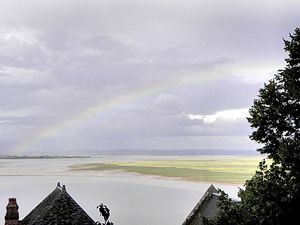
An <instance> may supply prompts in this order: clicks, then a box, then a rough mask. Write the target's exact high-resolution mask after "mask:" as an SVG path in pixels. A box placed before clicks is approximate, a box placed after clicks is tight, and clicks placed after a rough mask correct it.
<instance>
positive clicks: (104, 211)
mask: <svg viewBox="0 0 300 225" xmlns="http://www.w3.org/2000/svg"><path fill="white" fill-rule="evenodd" d="M97 209H99V212H100V214H101V215H102V216H103V218H104V221H105V224H107V220H108V218H109V216H110V213H109V208H107V206H106V205H103V204H102V203H101V204H100V205H98V206H97Z"/></svg>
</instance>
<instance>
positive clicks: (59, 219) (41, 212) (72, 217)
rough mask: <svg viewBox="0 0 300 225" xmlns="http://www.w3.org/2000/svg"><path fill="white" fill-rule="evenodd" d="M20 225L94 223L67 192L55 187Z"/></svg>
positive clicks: (63, 188)
mask: <svg viewBox="0 0 300 225" xmlns="http://www.w3.org/2000/svg"><path fill="white" fill-rule="evenodd" d="M21 224H22V225H95V224H96V223H95V222H94V221H93V219H92V218H91V217H89V215H88V214H87V213H86V212H85V211H84V210H83V209H82V208H81V207H80V206H79V205H78V204H77V203H76V201H75V200H74V199H73V198H72V197H71V196H70V195H69V194H68V193H67V191H66V188H65V186H63V187H61V186H60V184H59V183H58V185H57V187H56V188H55V189H54V191H52V192H51V193H50V194H49V195H48V196H47V197H46V198H45V199H44V200H43V201H42V202H41V203H40V204H39V205H38V206H37V207H35V208H34V209H33V210H32V211H31V212H30V213H29V214H28V215H27V216H26V217H25V218H24V219H23V220H22V221H21Z"/></svg>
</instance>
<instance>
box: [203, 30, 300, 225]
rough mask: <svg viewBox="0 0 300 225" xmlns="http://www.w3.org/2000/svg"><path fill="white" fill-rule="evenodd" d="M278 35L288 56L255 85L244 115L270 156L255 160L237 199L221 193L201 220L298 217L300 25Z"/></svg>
mask: <svg viewBox="0 0 300 225" xmlns="http://www.w3.org/2000/svg"><path fill="white" fill-rule="evenodd" d="M290 38H291V40H290V41H287V40H284V43H285V50H286V51H287V52H288V55H289V58H287V59H286V62H287V65H286V67H285V68H284V69H283V70H280V71H278V73H277V74H276V75H275V76H274V78H273V79H272V80H270V81H269V82H268V83H267V84H265V85H264V87H263V88H262V89H261V90H260V91H259V95H258V99H256V100H254V104H253V106H252V107H251V109H250V111H249V112H250V118H248V121H249V123H250V125H251V127H252V128H253V129H254V131H253V133H252V135H251V136H250V138H251V139H252V140H254V141H256V142H258V143H260V144H262V147H261V148H260V149H258V151H260V152H261V153H263V154H266V156H267V157H269V158H270V159H272V164H271V165H270V166H267V165H266V163H265V161H262V162H261V163H260V164H259V167H258V170H257V171H256V173H255V175H254V176H253V177H252V178H251V179H250V180H248V181H246V183H245V190H240V192H239V197H240V198H241V201H240V202H239V203H236V202H234V201H231V200H230V199H229V198H228V196H227V195H226V194H224V193H222V194H221V197H220V203H219V213H218V214H217V216H216V218H215V219H214V220H212V221H208V220H204V222H205V224H206V225H233V224H235V225H257V224H261V225H285V224H299V223H300V222H299V221H300V29H299V28H297V29H296V30H295V33H294V34H292V35H290Z"/></svg>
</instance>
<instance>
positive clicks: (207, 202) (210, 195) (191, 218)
mask: <svg viewBox="0 0 300 225" xmlns="http://www.w3.org/2000/svg"><path fill="white" fill-rule="evenodd" d="M218 197H219V195H218V193H217V189H216V188H215V187H214V186H213V185H211V186H210V187H209V188H208V189H207V191H206V192H205V193H204V195H203V196H202V198H201V199H200V201H199V202H198V203H197V205H196V206H195V208H194V209H193V210H192V212H191V213H190V214H189V215H188V217H187V218H186V219H185V221H184V222H183V224H182V225H202V217H206V218H208V219H212V218H213V217H214V216H215V215H216V213H217V204H218V201H219V198H218Z"/></svg>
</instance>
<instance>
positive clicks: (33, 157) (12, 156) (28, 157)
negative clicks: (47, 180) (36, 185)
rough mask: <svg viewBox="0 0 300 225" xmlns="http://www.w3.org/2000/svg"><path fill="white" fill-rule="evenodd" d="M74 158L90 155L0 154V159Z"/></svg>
mask: <svg viewBox="0 0 300 225" xmlns="http://www.w3.org/2000/svg"><path fill="white" fill-rule="evenodd" d="M76 158H90V156H51V155H39V156H29V155H28V156H27V155H22V156H15V155H0V159H76Z"/></svg>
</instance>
